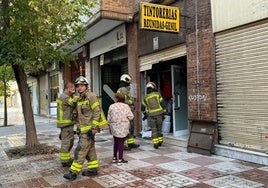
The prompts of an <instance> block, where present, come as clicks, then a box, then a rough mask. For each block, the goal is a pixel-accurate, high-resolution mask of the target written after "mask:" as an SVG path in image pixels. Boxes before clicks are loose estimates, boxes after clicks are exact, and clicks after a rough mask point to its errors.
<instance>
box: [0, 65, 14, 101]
mask: <svg viewBox="0 0 268 188" xmlns="http://www.w3.org/2000/svg"><path fill="white" fill-rule="evenodd" d="M13 79H14V73H13V70H12V68H11V67H10V66H8V65H2V66H0V96H4V84H6V87H7V88H6V89H7V91H6V92H7V93H6V94H7V96H9V94H10V87H9V85H8V82H9V81H11V80H13Z"/></svg>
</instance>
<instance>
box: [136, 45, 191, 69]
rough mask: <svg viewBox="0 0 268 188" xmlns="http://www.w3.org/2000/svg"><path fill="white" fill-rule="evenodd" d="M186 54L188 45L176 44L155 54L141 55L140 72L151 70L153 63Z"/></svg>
mask: <svg viewBox="0 0 268 188" xmlns="http://www.w3.org/2000/svg"><path fill="white" fill-rule="evenodd" d="M185 55H186V45H185V44H182V45H178V46H174V47H171V48H168V49H165V50H162V51H158V52H155V53H153V54H149V55H145V56H141V57H140V72H142V71H146V70H150V69H151V68H152V65H153V64H155V63H159V62H161V61H167V60H170V59H175V58H177V57H182V56H185Z"/></svg>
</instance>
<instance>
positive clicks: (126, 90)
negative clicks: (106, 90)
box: [117, 87, 134, 106]
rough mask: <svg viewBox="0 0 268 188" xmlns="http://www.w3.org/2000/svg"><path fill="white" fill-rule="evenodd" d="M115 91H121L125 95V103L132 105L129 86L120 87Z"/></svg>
mask: <svg viewBox="0 0 268 188" xmlns="http://www.w3.org/2000/svg"><path fill="white" fill-rule="evenodd" d="M117 93H122V94H123V95H124V96H125V103H126V104H128V105H129V106H132V105H134V100H133V98H132V97H131V96H130V91H129V87H120V88H119V89H118V90H117Z"/></svg>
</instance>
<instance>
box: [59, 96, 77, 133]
mask: <svg viewBox="0 0 268 188" xmlns="http://www.w3.org/2000/svg"><path fill="white" fill-rule="evenodd" d="M77 98H78V97H77V96H75V95H70V94H69V93H68V92H67V91H64V92H63V93H62V94H61V96H60V97H59V99H58V100H57V127H58V128H63V127H67V126H70V125H74V122H73V120H72V116H73V111H74V109H75V106H76V100H77Z"/></svg>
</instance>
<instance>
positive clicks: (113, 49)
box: [90, 24, 128, 113]
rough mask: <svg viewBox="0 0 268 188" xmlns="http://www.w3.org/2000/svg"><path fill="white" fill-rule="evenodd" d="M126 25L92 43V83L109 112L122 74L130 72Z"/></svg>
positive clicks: (105, 110) (104, 108)
mask: <svg viewBox="0 0 268 188" xmlns="http://www.w3.org/2000/svg"><path fill="white" fill-rule="evenodd" d="M127 57H128V56H127V43H126V26H125V25H124V24H123V25H120V26H118V27H116V28H115V29H113V30H112V31H110V32H109V33H107V34H106V35H104V36H101V37H100V38H98V39H96V40H94V41H92V42H91V43H90V59H91V75H92V76H91V84H92V88H93V92H95V93H96V94H97V95H98V96H99V97H101V99H102V106H103V110H104V112H105V113H107V111H108V108H109V106H110V105H111V104H112V103H114V94H115V92H116V91H117V89H118V87H119V82H120V76H121V74H123V73H128V59H127Z"/></svg>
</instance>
